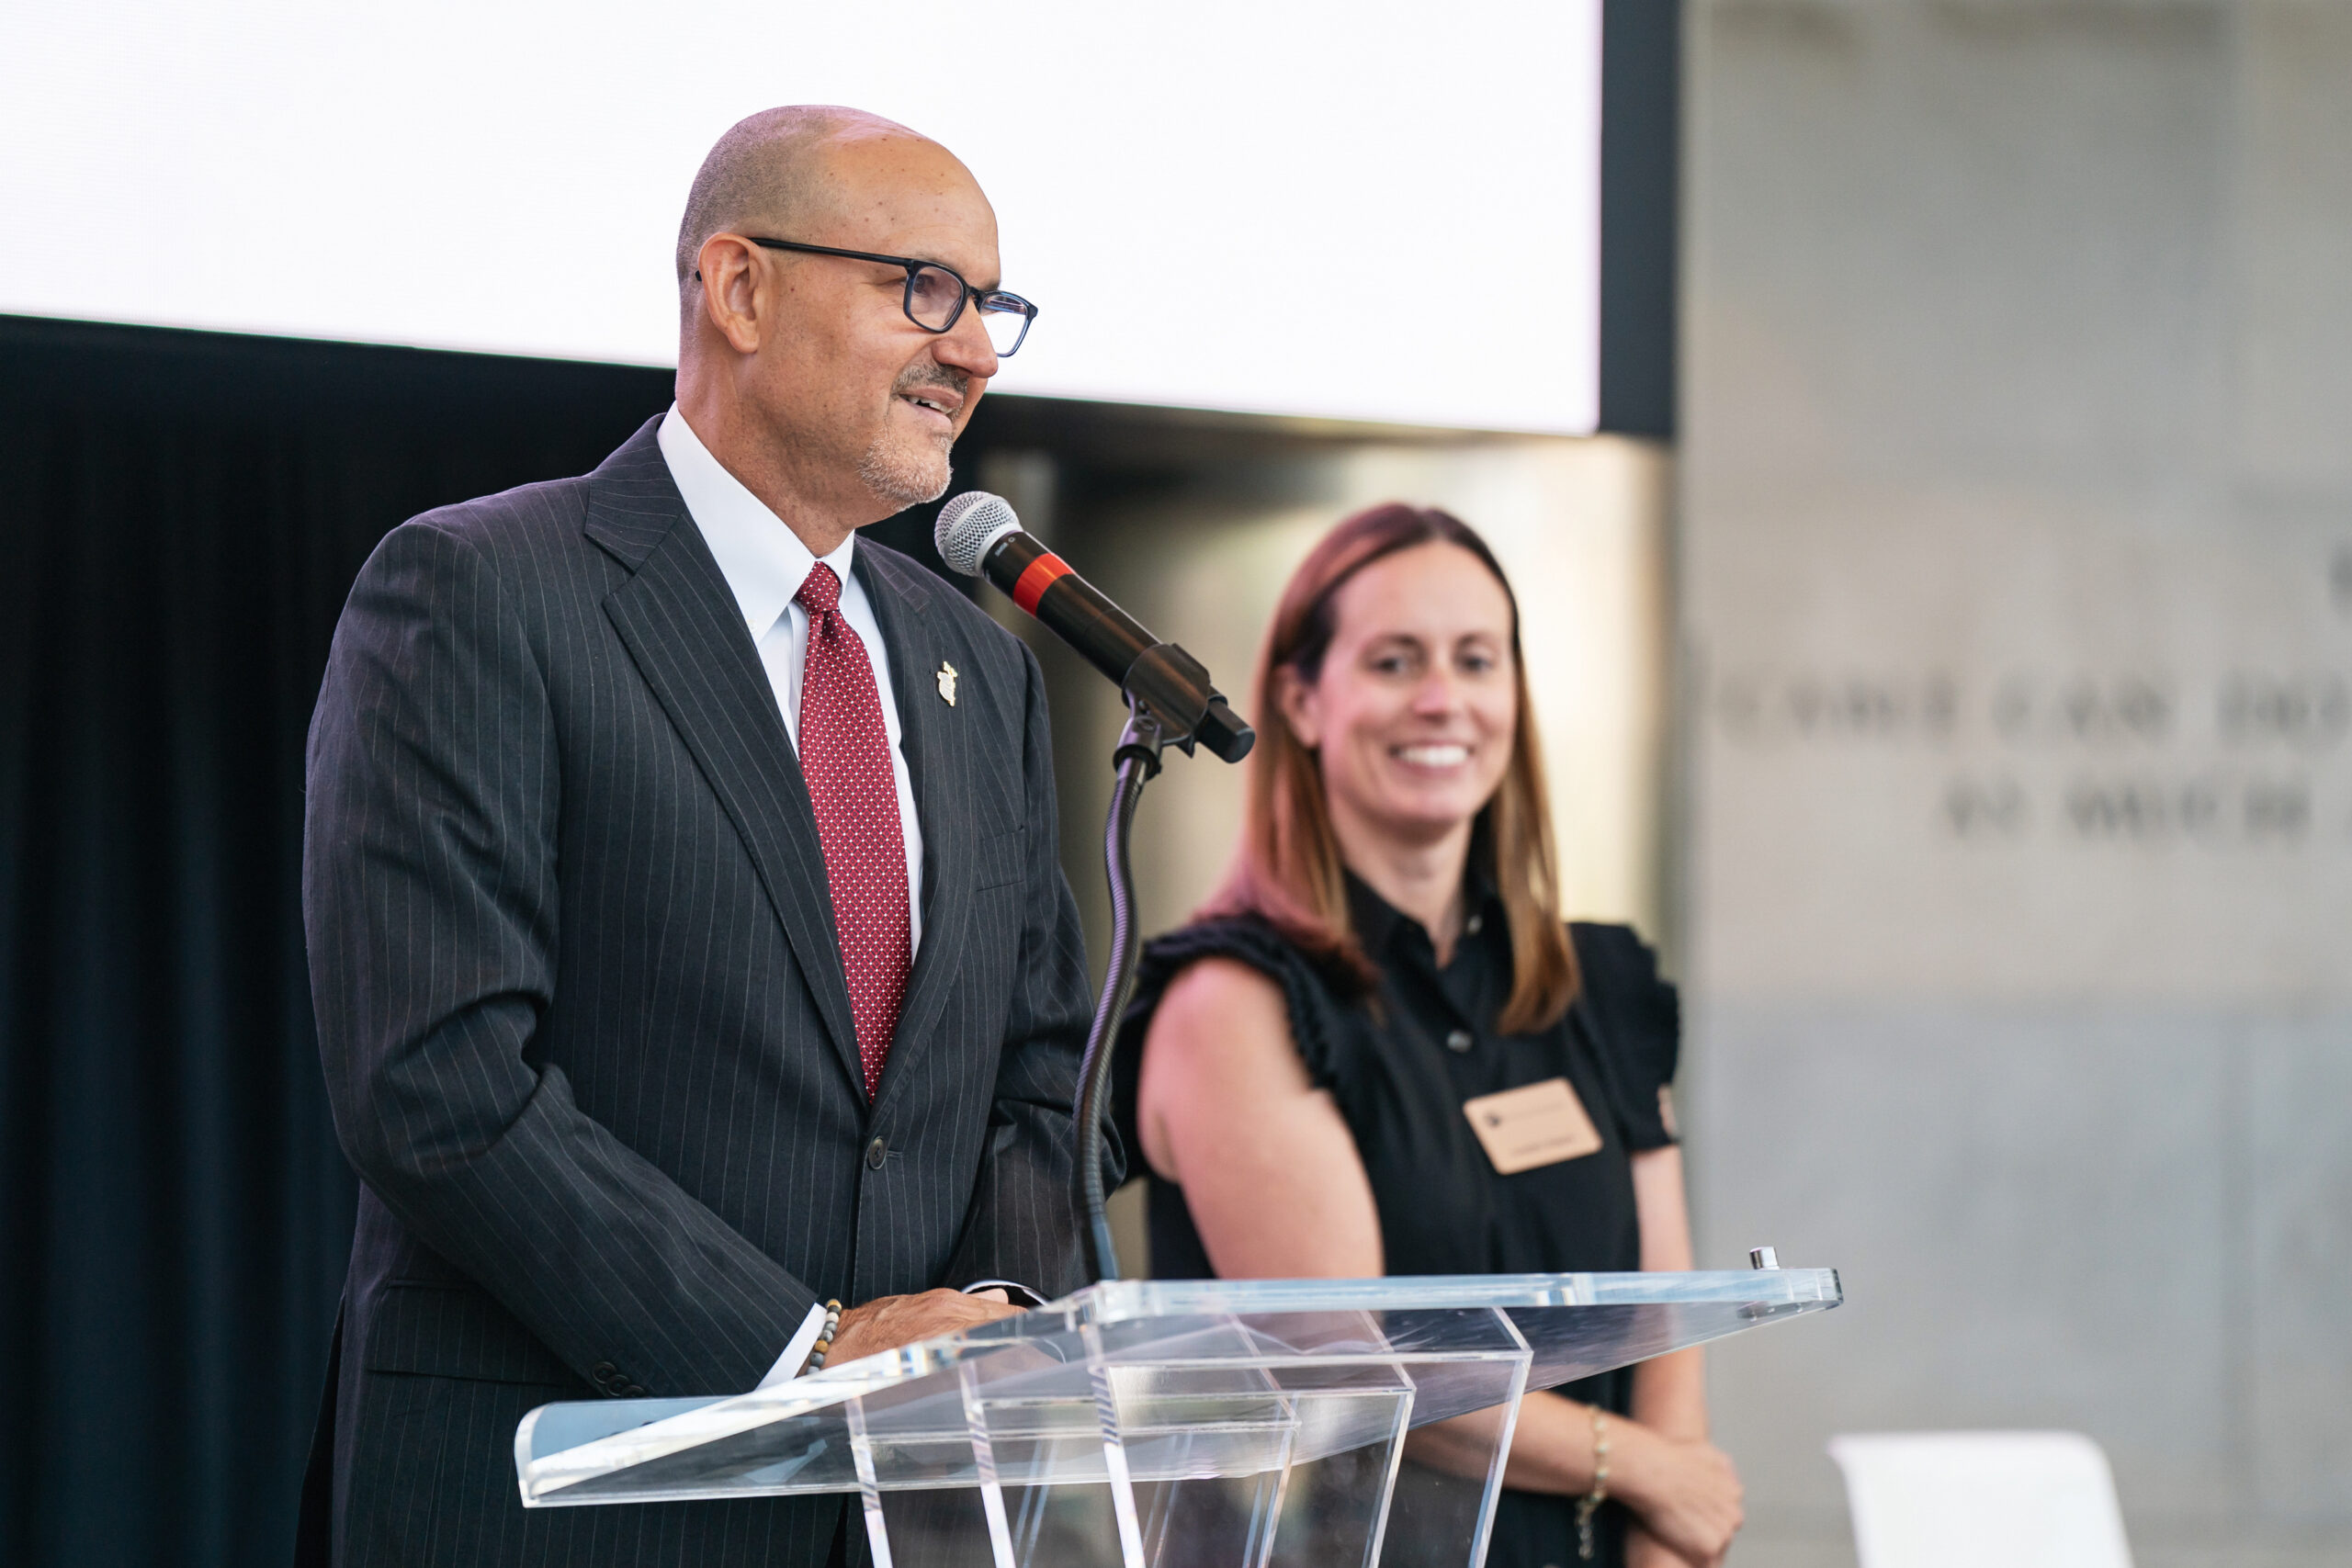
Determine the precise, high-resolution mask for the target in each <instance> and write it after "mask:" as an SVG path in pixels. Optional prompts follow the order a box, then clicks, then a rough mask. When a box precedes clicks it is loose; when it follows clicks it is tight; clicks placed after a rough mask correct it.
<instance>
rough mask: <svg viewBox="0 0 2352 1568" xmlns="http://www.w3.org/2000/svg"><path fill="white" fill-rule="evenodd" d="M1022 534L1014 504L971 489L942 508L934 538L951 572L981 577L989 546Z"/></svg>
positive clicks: (982, 491)
mask: <svg viewBox="0 0 2352 1568" xmlns="http://www.w3.org/2000/svg"><path fill="white" fill-rule="evenodd" d="M1020 531H1021V519H1020V517H1019V516H1018V515H1016V514H1015V513H1014V512H1013V510H1012V502H1008V501H1007V500H1005V499H1004V497H1002V496H1001V495H990V494H989V492H988V491H984V490H967V491H965V492H964V493H963V494H961V495H959V496H956V497H954V498H952V499H951V500H950V501H949V502H947V504H946V505H944V506H943V507H941V508H940V509H939V525H938V526H937V527H935V528H934V529H933V530H932V542H933V544H935V545H937V546H938V547H939V558H940V559H941V560H943V561H945V562H946V563H947V568H948V570H951V571H960V572H962V573H963V574H964V575H965V576H966V577H978V576H979V575H980V562H981V561H982V560H983V559H985V558H987V556H988V553H989V547H991V546H993V545H994V544H995V543H996V542H997V541H998V540H999V539H1001V538H1003V537H1004V536H1006V535H1007V534H1017V533H1019V532H1020Z"/></svg>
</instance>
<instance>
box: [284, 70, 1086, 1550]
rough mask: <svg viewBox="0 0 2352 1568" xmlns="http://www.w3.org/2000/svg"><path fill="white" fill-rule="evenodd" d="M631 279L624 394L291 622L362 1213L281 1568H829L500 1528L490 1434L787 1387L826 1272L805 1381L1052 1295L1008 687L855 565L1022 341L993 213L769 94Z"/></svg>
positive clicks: (1076, 1021) (615, 1524)
mask: <svg viewBox="0 0 2352 1568" xmlns="http://www.w3.org/2000/svg"><path fill="white" fill-rule="evenodd" d="M845 253H855V254H845ZM678 282H679V300H680V306H681V310H680V333H679V349H678V380H677V401H676V403H675V404H674V405H673V407H672V408H671V409H670V411H669V412H667V413H666V414H664V415H662V416H661V417H659V418H656V419H654V420H652V421H650V423H647V424H646V426H645V427H644V428H643V429H642V430H640V431H639V432H638V433H637V434H636V435H634V436H632V437H631V438H630V439H629V440H628V443H627V444H626V445H624V446H622V447H621V448H620V449H619V450H618V451H617V452H615V453H614V454H613V455H612V457H609V458H607V459H606V460H605V463H604V464H603V465H602V466H601V467H599V468H597V469H596V470H595V471H594V473H591V474H588V475H586V476H584V477H582V478H580V479H563V480H559V481H556V482H554V483H549V484H541V485H532V486H526V487H525V488H524V489H521V490H516V491H508V492H506V493H505V494H503V495H497V496H492V497H488V498H486V499H483V500H481V501H474V502H467V503H465V504H463V505H460V506H453V507H448V508H446V509H444V510H442V511H438V512H433V513H426V514H425V515H424V516H422V517H418V518H416V519H414V520H413V521H411V522H409V523H407V524H405V525H402V526H401V527H400V528H398V529H395V530H394V531H393V532H392V533H391V534H390V536H387V537H386V539H385V540H384V542H383V543H382V545H381V546H380V547H379V548H378V549H377V551H376V553H375V554H374V556H373V557H371V558H369V560H368V564H367V566H366V567H365V568H364V569H363V570H361V572H360V574H359V579H358V581H357V583H356V585H355V586H354V588H353V590H352V593H351V598H350V601H349V603H348V604H346V605H345V610H344V614H343V619H342V622H341V624H340V625H339V626H338V627H337V628H336V632H335V639H334V653H333V656H332V657H331V659H330V660H329V664H328V669H327V674H326V679H325V682H324V685H323V687H322V691H321V693H320V696H319V705H318V711H317V714H316V716H315V718H314V719H313V721H312V725H311V748H310V770H309V818H308V822H307V828H306V833H305V838H304V846H303V907H304V913H305V918H306V922H307V927H308V935H309V945H310V957H311V990H312V997H313V1001H314V1005H315V1008H316V1010H317V1014H318V1022H319V1039H320V1049H321V1055H322V1058H323V1061H324V1064H325V1067H326V1077H327V1083H328V1086H329V1089H330V1093H331V1097H332V1100H333V1104H334V1114H335V1124H336V1128H337V1130H338V1132H339V1134H341V1137H342V1140H343V1145H344V1148H345V1151H346V1152H347V1153H348V1154H349V1156H350V1158H351V1162H352V1164H353V1165H354V1166H355V1167H356V1168H357V1169H358V1172H359V1175H360V1177H361V1179H362V1181H363V1183H364V1186H363V1190H362V1192H361V1196H360V1205H359V1221H358V1234H357V1237H356V1241H355V1243H354V1247H353V1251H352V1258H351V1269H350V1274H349V1278H348V1280H347V1281H346V1284H345V1296H344V1311H343V1317H342V1321H341V1325H340V1327H339V1329H338V1331H337V1336H336V1346H337V1348H336V1367H335V1369H334V1372H333V1374H332V1375H331V1377H330V1380H329V1397H328V1402H327V1408H326V1409H325V1410H324V1411H323V1412H322V1417H321V1424H320V1441H319V1444H318V1446H317V1447H316V1449H315V1450H314V1452H313V1455H312V1462H311V1483H310V1484H309V1485H308V1486H306V1489H305V1491H306V1495H305V1507H304V1526H303V1531H302V1539H301V1554H302V1555H304V1556H305V1557H306V1558H307V1559H308V1560H311V1561H319V1560H323V1559H326V1558H329V1557H331V1558H332V1561H334V1562H337V1563H342V1564H349V1565H351V1568H376V1565H390V1564H427V1563H430V1564H435V1565H447V1564H474V1563H502V1564H506V1563H513V1564H522V1563H550V1564H553V1563H563V1564H582V1563H601V1562H611V1563H639V1562H646V1563H651V1562H661V1563H677V1564H695V1565H696V1568H700V1565H703V1564H710V1563H725V1562H759V1563H763V1564H770V1563H786V1564H811V1565H813V1564H818V1563H822V1562H826V1561H827V1560H828V1558H829V1557H834V1558H843V1557H846V1558H847V1559H848V1560H851V1561H854V1560H856V1559H857V1558H858V1557H859V1556H860V1555H861V1554H862V1551H863V1546H864V1541H863V1536H862V1534H861V1533H859V1532H857V1531H854V1530H850V1529H845V1528H844V1514H843V1509H842V1505H841V1502H840V1501H839V1500H838V1499H835V1498H814V1499H790V1500H777V1501H745V1502H732V1503H671V1504H655V1505H648V1506H618V1507H594V1508H565V1509H554V1510H545V1511H534V1512H528V1513H526V1511H525V1510H524V1509H523V1508H522V1507H521V1506H520V1504H519V1502H518V1501H517V1496H516V1487H515V1470H514V1457H513V1445H514V1438H515V1424H516V1423H517V1422H518V1421H519V1420H521V1418H522V1417H523V1416H524V1415H525V1413H526V1412H527V1411H529V1410H530V1409H532V1408H533V1407H534V1406H537V1405H540V1404H548V1402H550V1401H554V1400H580V1399H594V1398H599V1397H640V1396H645V1395H656V1396H661V1395H688V1394H713V1395H715V1394H728V1393H740V1392H741V1391H743V1390H745V1389H748V1388H751V1387H752V1386H753V1385H754V1384H756V1383H758V1382H760V1381H761V1380H762V1379H763V1377H765V1376H768V1375H770V1374H771V1372H772V1371H776V1372H780V1373H786V1374H788V1373H790V1372H791V1371H795V1370H796V1369H792V1368H780V1367H777V1366H776V1365H775V1364H776V1363H777V1361H778V1359H779V1357H780V1355H781V1353H782V1352H783V1351H784V1349H785V1348H786V1342H787V1341H789V1340H790V1339H791V1338H792V1337H793V1335H794V1332H795V1330H796V1329H797V1328H798V1327H799V1326H800V1325H801V1324H802V1322H803V1321H804V1318H805V1316H806V1314H808V1313H809V1308H810V1306H811V1305H812V1303H821V1302H824V1301H825V1300H827V1299H828V1298H832V1299H836V1300H839V1301H841V1302H843V1303H850V1304H849V1309H848V1311H847V1312H846V1313H845V1314H844V1315H843V1317H842V1324H841V1328H840V1332H839V1334H838V1336H837V1337H836V1340H835V1343H834V1346H833V1348H832V1352H831V1355H832V1359H833V1360H834V1361H835V1362H839V1361H842V1360H845V1359H854V1358H856V1357H859V1356H863V1355H866V1354H869V1353H871V1352H873V1351H876V1350H880V1349H884V1348H888V1347H891V1346H894V1345H898V1344H901V1343H906V1342H909V1341H911V1340H915V1339H919V1338H922V1337H928V1336H931V1335H933V1334H938V1333H943V1332H946V1331H949V1330H952V1329H956V1328H958V1327H961V1326H964V1325H969V1324H973V1323H977V1322H980V1321H984V1320H986V1319H987V1318H989V1317H990V1316H993V1315H997V1314H1002V1313H1005V1312H1009V1311H1011V1310H1013V1309H1012V1307H1011V1306H1009V1305H1006V1304H1004V1292H1002V1291H995V1292H989V1293H988V1294H985V1295H982V1294H965V1293H961V1292H960V1291H959V1287H964V1286H967V1285H969V1286H976V1287H977V1286H978V1285H979V1284H980V1283H982V1282H985V1281H989V1280H1013V1281H1019V1282H1021V1283H1023V1284H1025V1285H1027V1286H1029V1287H1032V1288H1034V1289H1035V1291H1036V1292H1040V1293H1042V1294H1044V1295H1047V1296H1051V1295H1055V1294H1058V1293H1060V1292H1063V1291H1065V1290H1067V1289H1069V1288H1071V1287H1073V1286H1075V1285H1076V1284H1078V1283H1080V1277H1079V1270H1078V1263H1077V1256H1076V1252H1075V1230H1074V1227H1073V1225H1072V1224H1071V1219H1070V1214H1069V1201H1068V1196H1067V1195H1068V1193H1069V1189H1070V1186H1071V1181H1070V1176H1071V1167H1070V1152H1069V1151H1070V1147H1071V1142H1072V1139H1071V1127H1070V1121H1069V1105H1070V1100H1071V1096H1072V1092H1073V1089H1074V1088H1075V1084H1076V1077H1077V1063H1078V1057H1079V1055H1080V1048H1081V1045H1082V1043H1083V1039H1084V1033H1085V1025H1086V1018H1087V1014H1088V1011H1089V998H1088V990H1087V985H1086V974H1085V961H1084V957H1083V954H1082V953H1081V950H1080V936H1079V922H1078V917H1077V912H1076V909H1075V907H1074V906H1073V904H1072V902H1071V899H1070V895H1069V887H1068V886H1066V885H1065V883H1064V882H1063V880H1062V877H1061V874H1060V872H1059V871H1058V870H1057V866H1056V862H1055V852H1054V851H1055V844H1056V841H1057V840H1056V832H1055V819H1054V792H1053V781H1052V775H1051V773H1050V772H1049V771H1048V759H1049V757H1050V755H1051V746H1050V743H1049V741H1048V738H1047V731H1046V707H1045V695H1044V691H1043V687H1042V682H1041V680H1040V677H1039V673H1038V670H1037V665H1036V663H1035V660H1033V659H1032V658H1031V657H1030V656H1029V655H1028V653H1027V652H1026V651H1025V650H1024V649H1023V648H1022V647H1021V645H1020V644H1019V643H1018V642H1017V641H1016V640H1015V639H1013V638H1012V637H1009V636H1007V635H1006V634H1005V633H1004V632H1003V631H1002V630H1001V629H1000V628H999V627H997V626H995V625H994V624H993V623H991V622H990V621H989V619H988V618H987V617H986V616H984V615H981V614H980V613H979V612H978V611H977V610H976V609H974V608H973V607H972V605H971V604H969V603H968V602H967V600H966V599H965V598H964V597H963V596H962V595H961V594H960V593H958V592H955V591H954V590H953V589H952V588H950V587H948V586H947V585H946V584H945V583H944V582H942V581H938V580H937V579H935V578H933V577H931V576H930V575H929V574H928V573H926V572H925V571H924V570H922V568H921V567H919V566H917V565H916V564H915V563H913V562H911V561H910V560H908V559H907V558H904V557H902V556H899V555H896V554H893V553H892V552H891V551H889V550H888V549H885V548H882V547H878V546H876V545H874V544H872V543H870V542H861V541H860V540H859V539H858V537H857V529H858V528H859V527H861V526H862V525H865V524H868V523H872V522H876V521H878V520H879V519H881V518H884V517H888V516H889V515H891V514H892V513H896V512H899V511H900V510H901V509H903V508H905V507H907V506H909V505H912V504H915V503H917V502H925V501H931V500H935V499H936V498H937V497H938V496H940V495H941V494H942V493H943V492H944V491H945V489H946V487H947V480H948V466H947V464H948V453H949V449H950V448H951V447H952V446H953V445H954V443H955V440H956V435H957V434H958V433H959V432H961V431H962V430H963V428H964V426H965V424H966V423H967V421H968V420H969V419H970V418H971V414H972V408H973V405H974V404H975V403H977V402H978V400H979V397H980V394H981V392H982V391H983V389H986V387H987V385H988V382H989V378H990V377H992V376H994V375H995V374H996V371H997V366H998V363H999V355H1000V350H1002V351H1005V352H1010V350H1011V348H1012V347H1013V346H1017V344H1016V343H1015V341H1014V340H1015V339H1017V337H1018V335H1019V333H1020V332H1021V331H1023V330H1025V327H1026V324H1027V320H1028V317H1029V316H1030V315H1032V314H1034V311H1032V310H1029V308H1028V307H1027V306H1026V304H1025V302H1023V301H1022V300H1020V299H1017V298H1015V297H1013V296H1011V295H1007V294H1004V293H1002V292H1001V289H1000V288H999V283H1000V276H999V263H998V256H997V231H996V218H995V214H994V213H993V212H992V211H991V210H990V209H989V203H988V200H987V198H986V197H984V196H982V194H981V192H980V188H979V186H978V185H977V184H976V183H975V182H974V180H973V178H972V176H971V174H970V173H969V172H968V171H967V170H966V169H965V167H964V166H963V165H962V164H960V163H958V162H957V161H956V159H955V158H954V157H953V156H952V155H951V154H950V153H949V152H947V151H946V150H945V149H944V148H942V147H940V146H939V145H938V144H937V143H935V142H933V141H927V140H925V139H923V138H922V137H921V136H918V135H916V134H914V133H913V132H911V131H910V130H906V129H905V128H903V127H901V126H898V125H893V124H891V123H889V122H888V121H885V120H880V119H876V118H873V117H872V116H869V115H864V114H859V113H856V112H854V111H850V110H844V109H831V108H788V109H777V110H774V111H771V112H769V113H766V114H763V115H759V116H755V117H753V118H751V119H747V120H745V121H744V122H742V123H741V125H738V126H737V127H735V128H734V130H730V131H729V133H728V134H727V135H726V136H725V137H724V138H723V139H721V141H719V143H718V146H717V147H716V148H715V149H713V150H712V152H711V154H710V156H709V158H708V160H707V162H706V163H705V164H704V166H703V169H702V172H701V174H700V175H698V177H697V178H696V179H695V185H694V189H693V192H692V194H691V196H690V197H689V199H688V202H687V208H686V215H685V220H684V226H683V228H682V230H681V232H680V237H679V244H678ZM1107 1174H1108V1175H1109V1176H1110V1177H1111V1178H1112V1179H1115V1176H1116V1173H1115V1171H1114V1172H1110V1173H1107Z"/></svg>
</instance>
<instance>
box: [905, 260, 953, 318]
mask: <svg viewBox="0 0 2352 1568" xmlns="http://www.w3.org/2000/svg"><path fill="white" fill-rule="evenodd" d="M963 301H964V286H963V284H961V283H959V282H958V281H956V275H955V274H954V273H952V272H948V271H946V270H944V268H941V267H935V266H927V267H923V268H922V269H921V270H919V271H918V272H916V274H915V275H914V276H913V278H911V279H910V281H909V282H908V284H907V314H909V315H910V316H912V317H913V318H914V319H915V321H917V322H918V323H919V324H921V325H922V326H926V327H929V328H930V329H931V330H932V331H933V332H935V333H936V332H944V331H946V330H947V323H948V322H949V321H951V320H953V319H954V317H955V315H956V306H958V305H960V304H962V303H963Z"/></svg>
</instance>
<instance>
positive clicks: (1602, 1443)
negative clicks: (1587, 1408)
mask: <svg viewBox="0 0 2352 1568" xmlns="http://www.w3.org/2000/svg"><path fill="white" fill-rule="evenodd" d="M1607 1501H1609V1416H1608V1415H1607V1414H1606V1413H1605V1412H1604V1411H1602V1409H1601V1408H1600V1405H1598V1404H1596V1405H1594V1406H1592V1490H1591V1491H1589V1492H1588V1493H1586V1494H1585V1495H1583V1496H1581V1497H1579V1498H1577V1557H1578V1558H1579V1559H1581V1560H1582V1561H1584V1562H1591V1561H1592V1516H1593V1515H1594V1514H1596V1513H1598V1512H1600V1505H1602V1504H1603V1503H1606V1502H1607Z"/></svg>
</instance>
